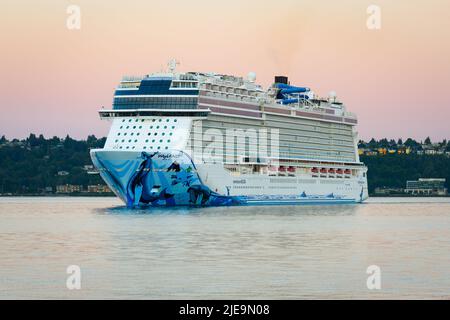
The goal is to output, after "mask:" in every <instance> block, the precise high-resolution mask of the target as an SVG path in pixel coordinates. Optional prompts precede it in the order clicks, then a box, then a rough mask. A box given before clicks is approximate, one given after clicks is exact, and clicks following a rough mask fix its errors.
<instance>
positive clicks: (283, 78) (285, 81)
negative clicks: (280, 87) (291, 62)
mask: <svg viewBox="0 0 450 320" xmlns="http://www.w3.org/2000/svg"><path fill="white" fill-rule="evenodd" d="M275 83H283V84H289V81H288V77H286V76H275Z"/></svg>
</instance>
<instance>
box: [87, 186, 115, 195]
mask: <svg viewBox="0 0 450 320" xmlns="http://www.w3.org/2000/svg"><path fill="white" fill-rule="evenodd" d="M87 192H89V193H110V192H112V191H111V189H109V187H108V186H107V185H105V184H96V185H89V186H88V187H87Z"/></svg>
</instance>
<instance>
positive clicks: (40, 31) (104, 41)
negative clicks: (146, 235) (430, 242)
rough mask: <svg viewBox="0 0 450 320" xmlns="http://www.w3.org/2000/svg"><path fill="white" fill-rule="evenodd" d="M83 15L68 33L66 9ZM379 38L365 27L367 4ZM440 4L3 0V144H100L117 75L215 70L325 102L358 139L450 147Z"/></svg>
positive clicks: (445, 24)
mask: <svg viewBox="0 0 450 320" xmlns="http://www.w3.org/2000/svg"><path fill="white" fill-rule="evenodd" d="M71 4H75V5H78V6H80V8H81V29H80V30H69V29H67V27H66V19H67V17H68V16H69V15H68V14H67V13H66V9H67V7H68V6H69V5H71ZM371 4H376V5H379V6H380V8H381V29H380V30H369V29H368V28H367V27H366V20H367V18H368V14H367V12H366V9H367V7H368V6H369V5H371ZM449 15H450V1H448V0H408V1H406V0H404V1H401V0H397V1H392V0H370V1H366V0H341V1H333V0H329V1H325V0H310V1H309V0H277V1H265V0H246V1H245V0H227V1H214V0H191V1H185V0H142V1H139V0H127V1H119V0H105V1H100V0H71V1H65V0H40V1H35V0H27V1H26V0H2V1H1V4H0V35H1V37H0V41H1V42H0V45H1V50H0V70H1V73H0V88H1V89H0V90H1V92H0V93H1V94H0V114H1V117H0V135H2V134H5V135H6V136H7V137H8V138H15V137H17V138H23V137H25V136H28V134H29V133H30V132H34V133H37V134H39V133H43V134H44V135H45V136H46V137H48V136H53V135H57V136H65V135H66V134H69V135H71V136H74V137H76V138H85V137H86V136H87V135H88V134H95V135H97V136H104V135H106V134H107V133H108V127H109V124H108V123H107V122H105V121H101V120H100V119H99V117H98V114H97V111H98V109H100V108H101V106H105V107H110V106H111V103H112V95H113V90H114V88H115V86H116V85H117V83H118V82H119V80H120V79H121V77H122V75H142V74H148V73H151V72H155V71H159V70H161V68H164V67H165V65H166V63H167V61H168V60H169V59H170V58H172V57H174V58H176V59H178V60H179V61H180V62H181V64H180V66H179V69H180V70H181V71H215V72H220V73H227V74H234V75H242V76H245V75H246V74H247V73H248V72H249V71H254V72H256V74H257V82H259V83H261V84H262V85H264V86H268V85H270V84H271V82H272V79H273V76H274V75H279V74H284V75H287V76H289V78H290V81H291V83H293V84H297V85H304V86H309V87H311V88H312V89H313V90H314V91H315V92H316V93H318V94H321V95H323V96H326V95H327V94H328V92H329V91H331V90H333V91H336V92H337V94H338V97H339V98H340V99H341V100H342V101H344V102H345V103H346V104H347V106H348V109H349V110H350V111H352V112H355V113H356V114H357V115H358V118H359V126H358V131H359V134H360V137H361V138H364V139H369V138H371V137H376V138H381V137H388V138H395V139H397V138H399V137H403V138H406V137H413V138H416V139H419V140H421V139H424V138H425V137H427V136H430V137H431V138H432V139H433V140H437V139H439V140H441V139H443V138H447V139H449V138H450V121H449V119H450V19H449V18H448V17H449Z"/></svg>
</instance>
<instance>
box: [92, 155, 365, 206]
mask: <svg viewBox="0 0 450 320" xmlns="http://www.w3.org/2000/svg"><path fill="white" fill-rule="evenodd" d="M91 157H92V161H93V163H94V165H95V166H96V167H97V168H98V169H99V171H100V174H101V176H102V178H103V179H104V180H105V181H106V183H107V184H108V185H109V187H110V188H111V189H112V190H113V192H114V193H115V194H116V195H117V196H118V197H120V198H121V199H122V200H123V201H124V202H125V203H126V205H127V206H128V207H130V208H132V207H147V206H233V205H278V204H300V203H303V204H308V203H354V202H358V201H357V200H356V199H349V198H344V197H340V196H338V195H333V194H330V195H325V196H314V195H306V194H305V193H303V194H300V195H260V196H230V195H222V194H219V193H217V192H214V191H212V190H211V189H210V188H209V187H208V186H207V185H205V184H204V183H203V182H202V180H201V178H200V176H199V175H198V173H197V168H196V166H195V164H194V163H193V161H192V159H191V158H190V157H189V156H188V155H187V154H186V153H185V152H183V151H170V152H152V153H147V152H115V151H114V152H111V151H103V150H93V151H91Z"/></svg>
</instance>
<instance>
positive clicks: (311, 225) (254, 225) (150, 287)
mask: <svg viewBox="0 0 450 320" xmlns="http://www.w3.org/2000/svg"><path fill="white" fill-rule="evenodd" d="M69 265H78V266H80V268H81V272H82V280H81V283H82V288H81V290H68V289H67V288H66V278H67V276H68V275H67V274H66V268H67V266H69ZM369 265H377V266H379V267H380V268H381V285H382V288H381V290H372V291H371V290H368V289H367V286H366V279H367V277H368V275H367V274H366V269H367V267H368V266H369ZM0 298H7V299H9V298H57V299H60V298H76V299H80V298H81V299H84V298H137V299H141V298H151V299H156V298H165V299H181V298H194V299H196V298H199V299H219V298H244V299H245V298H255V299H262V298H269V299H270V298H274V299H277V298H284V299H299V298H325V299H328V298H374V299H379V298H389V299H390V298H407V299H409V298H433V299H434V298H437V299H442V298H444V299H449V298H450V199H448V198H447V199H442V198H441V199H386V198H377V199H375V198H372V199H370V201H369V202H368V203H366V204H363V205H345V206H296V207H292V206H289V207H233V208H202V209H172V210H153V211H133V210H127V209H125V208H124V207H122V205H121V203H120V202H119V201H118V200H116V199H114V198H0Z"/></svg>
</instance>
